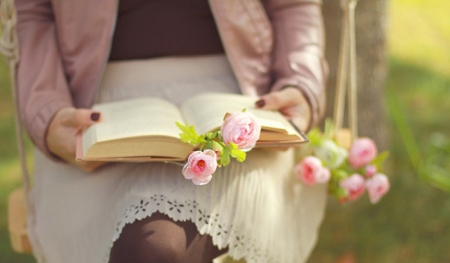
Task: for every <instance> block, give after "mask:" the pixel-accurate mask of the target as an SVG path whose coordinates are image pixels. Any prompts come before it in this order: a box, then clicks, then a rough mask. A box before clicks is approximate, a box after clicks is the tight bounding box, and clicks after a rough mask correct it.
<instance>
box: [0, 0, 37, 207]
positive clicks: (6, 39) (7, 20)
mask: <svg viewBox="0 0 450 263" xmlns="http://www.w3.org/2000/svg"><path fill="white" fill-rule="evenodd" d="M0 23H1V25H2V36H1V39H0V52H1V53H2V54H3V55H4V56H5V58H6V60H7V61H8V63H9V67H10V74H11V88H12V96H13V102H14V106H15V125H16V133H17V144H18V149H19V155H20V163H21V168H22V180H23V187H24V190H25V194H26V198H25V200H26V203H27V208H28V209H29V208H30V206H29V201H28V193H29V189H30V173H29V171H28V167H27V160H26V150H25V144H24V133H23V127H22V125H21V123H20V118H19V108H18V104H19V103H18V98H17V97H18V96H17V89H16V73H17V72H16V70H17V64H18V62H19V43H18V39H17V33H16V24H17V15H16V10H15V6H14V0H0Z"/></svg>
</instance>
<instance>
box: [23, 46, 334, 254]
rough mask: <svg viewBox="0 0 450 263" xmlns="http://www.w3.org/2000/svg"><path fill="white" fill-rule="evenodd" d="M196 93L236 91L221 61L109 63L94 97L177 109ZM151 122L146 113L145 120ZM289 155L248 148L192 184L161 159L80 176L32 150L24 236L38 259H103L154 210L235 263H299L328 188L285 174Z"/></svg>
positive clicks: (221, 58) (313, 235) (310, 244)
mask: <svg viewBox="0 0 450 263" xmlns="http://www.w3.org/2000/svg"><path fill="white" fill-rule="evenodd" d="M203 91H218V92H232V93H238V92H240V91H239V89H238V86H237V82H236V79H235V78H234V76H233V74H232V71H231V69H230V66H229V64H228V62H227V59H226V58H225V56H223V55H214V56H200V57H182V58H162V59H151V60H140V61H128V62H112V63H109V64H108V66H107V69H106V72H105V76H104V79H103V81H102V87H101V88H100V90H99V94H98V97H97V100H98V101H101V102H105V101H113V100H120V99H124V98H132V97H137V96H158V97H163V98H165V99H168V100H171V101H173V102H174V103H176V104H180V103H181V102H182V101H183V100H185V99H186V98H187V97H189V96H192V95H195V94H196V93H200V92H203ZM149 117H151V116H149ZM293 166H294V156H293V151H292V150H288V151H284V152H278V151H265V150H253V151H251V152H250V153H248V155H247V160H246V161H245V162H244V163H237V162H233V163H231V164H230V165H229V166H227V167H222V168H219V169H218V170H217V171H216V173H215V174H214V177H213V179H212V181H211V182H210V183H209V184H207V185H205V186H195V185H194V184H193V183H192V182H191V181H189V180H186V179H184V177H183V176H182V174H181V167H180V166H178V165H174V164H168V163H141V164H135V163H112V164H108V165H106V166H105V167H102V168H100V169H99V170H98V171H96V172H94V173H85V172H82V171H80V170H79V169H77V168H75V167H73V166H70V165H66V164H63V163H55V162H53V161H51V160H49V159H47V158H46V157H45V156H44V155H43V154H41V153H40V152H38V151H36V154H35V184H34V187H33V190H32V193H31V197H32V198H31V199H32V202H33V211H32V212H31V216H30V222H29V223H30V228H29V232H30V236H31V239H32V243H33V246H34V250H35V254H36V257H37V258H38V262H40V263H43V262H47V263H101V262H108V259H109V252H110V248H111V247H112V245H113V242H114V241H115V240H116V239H117V238H118V237H119V235H120V233H121V230H122V228H123V227H124V225H125V224H128V223H132V222H134V221H135V220H139V219H142V218H145V217H148V216H150V215H151V214H152V213H153V212H155V211H160V212H162V213H164V214H167V215H168V216H169V217H171V218H173V219H174V220H191V221H192V222H194V223H195V225H196V226H197V229H198V231H199V232H200V233H202V234H208V235H210V236H211V237H212V239H213V242H214V244H215V245H217V246H218V247H219V248H224V247H228V248H229V250H228V253H229V255H230V256H231V257H233V258H235V259H239V258H245V260H246V261H247V262H257V263H275V262H282V263H289V262H292V263H294V262H295V263H301V262H304V261H306V259H307V257H308V256H309V254H310V252H311V250H312V248H313V246H314V245H315V242H316V239H317V231H318V228H319V225H320V223H321V221H322V218H323V213H324V207H325V202H326V189H325V187H323V186H317V187H305V186H304V185H302V183H301V182H300V181H299V180H298V179H296V178H295V176H294V175H293Z"/></svg>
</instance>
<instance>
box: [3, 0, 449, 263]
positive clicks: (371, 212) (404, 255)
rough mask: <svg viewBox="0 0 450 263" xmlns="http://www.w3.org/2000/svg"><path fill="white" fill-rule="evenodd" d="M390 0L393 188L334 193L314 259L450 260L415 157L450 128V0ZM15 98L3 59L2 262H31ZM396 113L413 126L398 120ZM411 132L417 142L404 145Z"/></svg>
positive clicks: (445, 217) (437, 206) (434, 197)
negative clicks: (17, 202) (10, 199)
mask: <svg viewBox="0 0 450 263" xmlns="http://www.w3.org/2000/svg"><path fill="white" fill-rule="evenodd" d="M389 3H390V6H389V14H390V16H389V27H388V32H389V33H388V40H389V42H388V46H389V77H388V81H387V86H386V89H385V95H386V98H388V100H387V105H386V108H387V109H388V114H387V116H388V121H389V129H390V136H391V147H390V152H391V158H390V159H389V163H388V167H387V168H388V170H389V173H390V175H391V191H390V192H389V193H388V194H387V195H386V196H385V197H384V198H383V199H382V201H381V202H380V203H379V204H377V205H375V206H374V205H371V204H369V202H368V200H366V199H362V200H359V201H358V202H356V203H352V204H347V205H344V206H342V205H339V204H337V203H336V202H335V201H334V200H331V199H330V201H329V204H328V207H327V212H326V217H325V220H324V222H323V226H322V228H321V230H320V236H319V242H318V244H317V247H316V248H315V250H314V251H313V254H312V256H311V258H310V260H309V261H308V262H309V263H316V262H324V263H327V262H334V261H335V260H336V258H338V257H340V256H341V255H342V254H345V253H347V252H351V253H352V254H353V255H354V256H355V258H356V260H357V262H358V263H369V262H383V263H394V262H395V263H398V262H399V263H402V262H405V263H406V262H408V263H422V262H423V263H425V262H426V263H429V262H436V263H441V262H450V250H449V249H448V244H450V235H448V233H450V195H449V194H448V193H447V192H444V191H441V190H439V189H437V188H436V187H433V186H432V185H431V184H429V183H428V181H426V180H422V179H420V178H419V176H418V174H417V172H416V170H415V169H414V168H415V162H411V160H416V159H427V158H429V149H430V145H431V144H433V140H434V139H433V138H436V137H435V135H436V134H442V135H444V136H448V135H449V132H448V131H450V115H449V114H446V113H448V112H450V103H448V101H449V98H450V88H449V87H450V62H449V61H450V52H448V50H449V49H450V20H449V19H447V17H448V10H450V1H442V0H391V1H390V2H389ZM10 98H11V94H10V90H9V82H8V74H7V68H6V65H5V63H4V61H2V60H0V134H1V137H0V142H1V143H0V255H1V258H2V260H1V261H2V262H14V263H22V262H23V263H31V262H34V260H33V259H32V257H31V256H27V255H18V254H16V253H14V252H13V251H12V250H11V248H10V244H9V240H8V236H7V231H6V212H5V211H6V197H7V195H8V193H9V192H10V191H11V190H12V189H14V188H15V187H17V186H19V185H20V171H19V163H18V159H17V148H16V142H15V140H13V139H12V138H15V132H14V120H13V117H12V113H13V106H12V104H11V100H10ZM396 116H397V117H398V116H400V119H401V120H403V121H404V123H403V124H406V128H407V129H405V127H403V126H398V118H396ZM399 127H403V128H402V129H399ZM408 137H409V138H410V139H412V140H413V143H411V142H410V143H409V144H408V145H405V144H404V139H405V138H406V139H407V138H408ZM405 146H406V147H405ZM411 156H412V159H411V158H410V157H411ZM414 156H416V157H414ZM444 157H445V158H444V161H442V162H441V165H442V167H443V168H444V169H446V172H447V173H448V171H450V162H449V161H448V160H449V159H450V156H448V155H446V156H444Z"/></svg>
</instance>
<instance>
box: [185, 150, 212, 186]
mask: <svg viewBox="0 0 450 263" xmlns="http://www.w3.org/2000/svg"><path fill="white" fill-rule="evenodd" d="M216 168H217V158H216V153H215V152H214V151H212V150H204V151H203V152H202V151H195V152H193V153H191V154H190V155H189V157H188V160H187V163H186V164H185V165H184V167H183V175H184V178H186V179H189V180H192V182H193V183H194V184H195V185H204V184H207V183H209V181H211V179H212V174H213V173H214V172H215V171H216Z"/></svg>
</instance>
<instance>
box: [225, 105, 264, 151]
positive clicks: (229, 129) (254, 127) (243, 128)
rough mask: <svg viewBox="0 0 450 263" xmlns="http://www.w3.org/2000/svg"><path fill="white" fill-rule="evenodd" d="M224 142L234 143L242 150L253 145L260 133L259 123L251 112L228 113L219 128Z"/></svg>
mask: <svg viewBox="0 0 450 263" xmlns="http://www.w3.org/2000/svg"><path fill="white" fill-rule="evenodd" d="M220 132H221V134H222V138H223V141H224V143H225V144H229V143H235V144H236V145H237V146H238V148H239V149H241V150H242V151H249V150H251V149H252V148H253V147H255V144H256V141H257V140H258V139H259V135H260V133H261V125H260V124H259V123H258V121H257V119H256V117H255V115H253V114H252V113H251V112H248V111H245V112H236V113H233V114H228V115H227V116H226V117H225V121H224V123H223V124H222V127H221V128H220Z"/></svg>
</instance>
